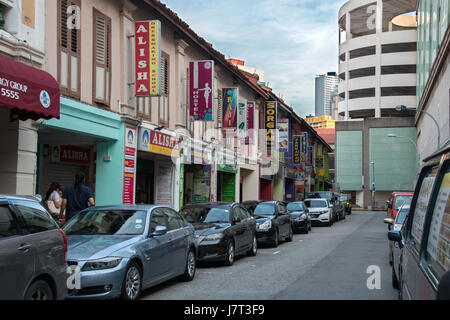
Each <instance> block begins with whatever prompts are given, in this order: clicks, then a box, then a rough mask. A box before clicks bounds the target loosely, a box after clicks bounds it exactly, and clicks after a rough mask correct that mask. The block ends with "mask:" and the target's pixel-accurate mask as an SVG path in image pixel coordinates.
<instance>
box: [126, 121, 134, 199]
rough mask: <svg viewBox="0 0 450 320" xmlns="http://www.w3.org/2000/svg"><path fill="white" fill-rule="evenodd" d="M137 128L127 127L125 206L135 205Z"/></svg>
mask: <svg viewBox="0 0 450 320" xmlns="http://www.w3.org/2000/svg"><path fill="white" fill-rule="evenodd" d="M136 142H137V137H136V128H133V127H129V126H126V127H125V161H124V168H123V204H134V180H135V174H136Z"/></svg>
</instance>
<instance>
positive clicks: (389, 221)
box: [384, 218, 394, 225]
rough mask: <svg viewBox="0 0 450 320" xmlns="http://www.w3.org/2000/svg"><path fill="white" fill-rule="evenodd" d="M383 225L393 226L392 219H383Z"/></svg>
mask: <svg viewBox="0 0 450 320" xmlns="http://www.w3.org/2000/svg"><path fill="white" fill-rule="evenodd" d="M384 223H386V224H389V225H393V224H394V219H391V218H386V219H384Z"/></svg>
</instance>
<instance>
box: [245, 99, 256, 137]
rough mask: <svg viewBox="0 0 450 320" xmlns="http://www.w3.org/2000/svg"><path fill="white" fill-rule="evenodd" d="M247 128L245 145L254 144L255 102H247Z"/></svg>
mask: <svg viewBox="0 0 450 320" xmlns="http://www.w3.org/2000/svg"><path fill="white" fill-rule="evenodd" d="M247 126H248V136H247V137H246V138H245V144H254V143H255V130H254V129H255V102H254V101H248V102H247Z"/></svg>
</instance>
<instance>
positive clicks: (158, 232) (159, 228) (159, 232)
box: [150, 226, 167, 237]
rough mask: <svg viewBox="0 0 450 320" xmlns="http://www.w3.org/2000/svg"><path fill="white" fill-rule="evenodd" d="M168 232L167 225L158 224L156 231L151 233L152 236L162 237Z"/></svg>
mask: <svg viewBox="0 0 450 320" xmlns="http://www.w3.org/2000/svg"><path fill="white" fill-rule="evenodd" d="M166 233H167V227H164V226H156V228H155V231H153V232H152V233H151V234H150V237H160V236H163V235H165V234H166Z"/></svg>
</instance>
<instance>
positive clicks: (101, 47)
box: [95, 16, 106, 64]
mask: <svg viewBox="0 0 450 320" xmlns="http://www.w3.org/2000/svg"><path fill="white" fill-rule="evenodd" d="M95 34H96V43H95V59H96V61H97V62H98V63H99V64H105V57H106V23H105V19H104V18H103V17H98V16H97V18H96V25H95Z"/></svg>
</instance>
